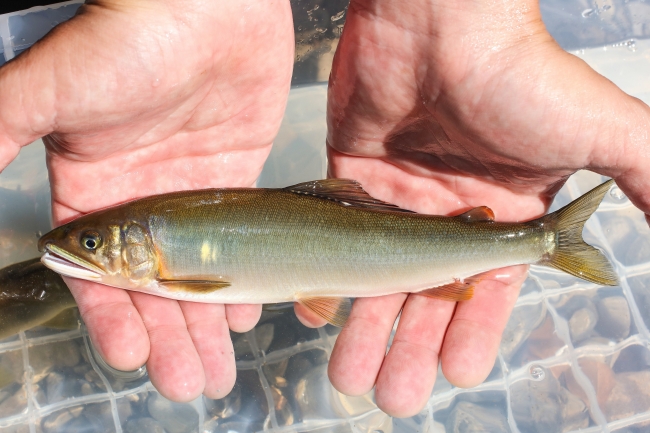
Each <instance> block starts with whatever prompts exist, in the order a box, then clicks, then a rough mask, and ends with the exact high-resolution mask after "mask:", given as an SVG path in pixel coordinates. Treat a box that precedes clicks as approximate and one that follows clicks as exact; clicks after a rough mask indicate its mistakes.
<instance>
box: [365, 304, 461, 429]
mask: <svg viewBox="0 0 650 433" xmlns="http://www.w3.org/2000/svg"><path fill="white" fill-rule="evenodd" d="M455 306H456V303H454V302H448V301H442V300H439V299H432V298H429V297H426V296H422V295H410V296H409V297H408V299H407V301H406V303H405V304H404V309H403V310H402V315H401V316H400V321H399V325H398V327H397V332H396V333H395V337H394V338H393V344H392V345H391V347H390V351H389V352H388V355H386V359H385V360H384V364H383V365H382V367H381V371H380V373H379V376H378V378H377V388H376V390H375V399H376V401H377V406H379V408H380V409H381V410H383V411H384V412H386V413H387V414H389V415H391V416H395V417H409V416H413V415H415V414H417V413H418V412H420V410H422V408H423V407H424V405H425V404H426V402H427V400H428V399H429V397H430V396H431V391H432V390H433V385H434V383H435V381H436V373H437V370H438V353H439V352H440V347H441V346H442V342H443V340H444V336H445V331H446V330H447V325H448V324H449V321H450V320H451V317H452V314H453V312H454V308H455Z"/></svg>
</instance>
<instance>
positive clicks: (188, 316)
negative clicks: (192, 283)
mask: <svg viewBox="0 0 650 433" xmlns="http://www.w3.org/2000/svg"><path fill="white" fill-rule="evenodd" d="M179 304H180V306H181V310H182V311H183V316H185V321H186V323H187V330H188V331H189V334H190V337H191V338H192V341H193V342H194V347H195V348H196V351H197V353H198V355H199V358H200V359H201V363H202V365H203V371H204V372H205V388H204V390H203V394H204V395H206V396H207V397H209V398H214V399H219V398H223V397H225V396H226V395H228V393H229V392H230V391H231V390H232V388H233V386H234V385H235V379H236V376H237V372H236V369H235V355H234V351H233V347H232V341H231V340H230V333H229V332H228V322H227V321H226V309H227V307H226V306H224V305H223V304H200V303H197V302H180V303H179ZM252 312H253V313H256V311H255V310H252Z"/></svg>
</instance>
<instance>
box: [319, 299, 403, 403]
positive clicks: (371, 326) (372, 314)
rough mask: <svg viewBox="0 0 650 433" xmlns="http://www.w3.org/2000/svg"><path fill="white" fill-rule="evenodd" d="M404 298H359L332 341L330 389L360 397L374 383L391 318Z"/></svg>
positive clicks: (381, 360) (384, 348) (392, 318)
mask: <svg viewBox="0 0 650 433" xmlns="http://www.w3.org/2000/svg"><path fill="white" fill-rule="evenodd" d="M405 299H406V295H405V294H402V293H398V294H395V295H389V296H381V297H377V298H359V299H357V300H356V301H355V302H354V304H353V306H352V312H351V313H350V318H349V319H348V322H347V323H346V325H345V327H344V328H343V330H341V334H340V335H339V336H338V338H337V340H336V344H335V345H334V350H333V351H332V356H331V357H330V363H329V367H328V373H329V377H330V381H331V382H332V385H334V388H336V389H337V390H339V391H340V392H342V393H343V394H347V395H362V394H365V393H366V392H368V391H370V390H371V389H372V387H373V386H374V384H375V381H376V379H377V374H378V373H379V369H380V367H381V364H382V362H383V361H384V355H385V354H386V346H387V344H388V339H389V337H390V333H391V330H392V329H393V324H394V323H395V319H396V317H397V315H398V314H399V311H400V310H401V308H402V304H403V303H404V300H405Z"/></svg>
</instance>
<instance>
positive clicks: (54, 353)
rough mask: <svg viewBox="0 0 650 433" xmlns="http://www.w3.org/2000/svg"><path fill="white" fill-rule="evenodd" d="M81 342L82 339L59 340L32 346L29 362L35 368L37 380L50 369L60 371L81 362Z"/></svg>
mask: <svg viewBox="0 0 650 433" xmlns="http://www.w3.org/2000/svg"><path fill="white" fill-rule="evenodd" d="M79 342H81V339H74V340H65V341H57V342H56V343H51V344H41V345H38V346H34V347H31V348H30V349H29V363H30V365H31V366H32V369H33V370H34V378H35V380H36V381H38V380H40V378H41V377H43V376H45V375H46V374H47V373H49V372H50V371H58V370H60V369H62V368H65V367H74V366H76V365H77V364H79V361H81V359H82V358H81V354H80V352H79ZM82 344H83V342H82ZM39 376H40V377H39Z"/></svg>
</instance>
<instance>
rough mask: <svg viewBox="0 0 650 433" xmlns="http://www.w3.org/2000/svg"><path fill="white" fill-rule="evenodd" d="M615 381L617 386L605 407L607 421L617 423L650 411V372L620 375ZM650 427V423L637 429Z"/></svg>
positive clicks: (614, 387) (609, 395)
mask: <svg viewBox="0 0 650 433" xmlns="http://www.w3.org/2000/svg"><path fill="white" fill-rule="evenodd" d="M615 379H616V381H615V384H614V386H613V387H612V390H611V392H609V394H608V396H607V400H606V402H605V404H604V405H603V412H605V416H606V417H607V421H609V422H611V421H616V420H619V419H623V418H627V417H629V416H632V415H634V414H637V413H642V412H646V411H648V410H650V388H649V387H648V384H649V383H650V371H647V370H646V371H632V372H625V373H619V374H617V375H616V378H615ZM648 426H650V422H646V423H643V424H642V425H638V426H637V427H646V428H647V427H648Z"/></svg>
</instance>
